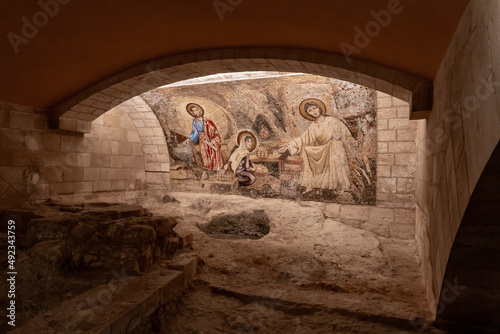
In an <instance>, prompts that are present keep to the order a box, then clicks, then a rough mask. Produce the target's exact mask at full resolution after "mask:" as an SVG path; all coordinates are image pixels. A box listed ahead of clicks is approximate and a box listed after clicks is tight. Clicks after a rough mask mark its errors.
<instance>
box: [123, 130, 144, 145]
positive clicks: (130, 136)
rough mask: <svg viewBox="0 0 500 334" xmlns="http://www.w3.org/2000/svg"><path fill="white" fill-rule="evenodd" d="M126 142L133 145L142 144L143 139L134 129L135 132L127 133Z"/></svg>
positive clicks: (129, 131)
mask: <svg viewBox="0 0 500 334" xmlns="http://www.w3.org/2000/svg"><path fill="white" fill-rule="evenodd" d="M126 141H128V142H131V143H140V142H141V138H140V137H139V134H138V133H137V131H136V130H135V129H134V130H128V131H127V139H126Z"/></svg>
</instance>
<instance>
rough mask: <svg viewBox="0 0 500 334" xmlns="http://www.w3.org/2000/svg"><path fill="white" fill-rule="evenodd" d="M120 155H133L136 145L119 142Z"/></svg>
mask: <svg viewBox="0 0 500 334" xmlns="http://www.w3.org/2000/svg"><path fill="white" fill-rule="evenodd" d="M118 154H120V155H133V154H134V145H133V143H129V142H118Z"/></svg>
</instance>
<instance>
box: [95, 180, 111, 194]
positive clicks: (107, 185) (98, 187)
mask: <svg viewBox="0 0 500 334" xmlns="http://www.w3.org/2000/svg"><path fill="white" fill-rule="evenodd" d="M92 189H93V191H94V192H99V191H111V190H112V189H113V188H112V187H111V181H93V183H92Z"/></svg>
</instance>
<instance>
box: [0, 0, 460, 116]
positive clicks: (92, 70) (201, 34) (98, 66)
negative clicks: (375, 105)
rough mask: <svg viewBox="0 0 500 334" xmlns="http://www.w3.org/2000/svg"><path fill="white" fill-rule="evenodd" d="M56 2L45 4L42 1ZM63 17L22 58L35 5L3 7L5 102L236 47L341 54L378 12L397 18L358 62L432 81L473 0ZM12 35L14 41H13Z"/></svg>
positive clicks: (72, 7) (84, 6)
mask: <svg viewBox="0 0 500 334" xmlns="http://www.w3.org/2000/svg"><path fill="white" fill-rule="evenodd" d="M53 1H54V2H55V1H56V0H42V1H41V2H53ZM59 1H61V2H64V1H66V2H68V3H67V4H64V5H60V8H59V12H58V13H57V14H56V15H54V17H51V18H50V19H49V20H48V23H47V24H46V25H45V26H41V27H40V28H39V31H38V33H37V34H36V36H34V37H33V38H30V39H28V40H27V43H26V44H20V45H19V46H18V51H19V52H18V53H15V52H14V49H13V47H12V45H11V43H10V42H9V39H8V34H9V33H15V34H18V35H20V36H22V28H23V25H24V23H23V21H22V19H23V17H26V18H27V19H28V20H29V21H31V22H32V21H33V15H35V14H37V13H38V12H39V11H40V10H41V7H40V5H39V4H38V1H15V0H3V1H1V2H0V35H2V36H4V37H3V38H2V39H1V40H0V54H1V62H0V87H1V89H0V101H6V102H12V103H17V104H22V105H27V106H34V107H41V108H48V107H51V106H54V105H56V104H58V103H60V102H62V101H63V100H65V99H67V98H69V97H71V96H73V95H74V94H76V93H78V92H80V91H82V90H83V89H85V88H88V87H89V86H91V85H93V84H95V83H97V82H99V81H101V80H104V79H106V78H107V77H109V76H111V75H114V74H117V73H119V72H121V71H123V70H125V69H127V68H130V67H132V66H134V65H138V64H140V63H143V62H146V61H148V60H152V59H155V58H160V57H165V56H169V55H174V54H178V53H183V52H190V51H198V50H208V49H218V48H237V47H280V48H301V49H312V50H317V51H325V52H333V53H338V54H340V53H341V50H340V47H339V45H340V43H341V42H346V43H349V44H354V42H353V40H354V37H355V31H354V28H355V27H356V26H357V27H360V28H362V29H364V26H365V25H366V23H367V22H369V21H372V20H373V17H372V16H371V14H370V12H371V11H372V10H375V11H379V10H383V9H387V7H388V3H394V2H400V7H401V8H402V11H401V13H399V14H396V15H392V19H391V22H390V24H389V25H388V26H387V27H385V28H382V30H381V33H380V34H379V35H377V36H375V37H373V38H372V40H371V42H370V44H369V45H368V46H367V47H366V48H363V49H362V51H361V52H360V53H359V54H358V55H356V57H357V58H360V59H363V60H367V61H370V62H374V63H378V64H381V65H384V66H388V67H390V68H394V69H397V70H400V71H403V72H407V73H410V74H414V75H417V76H421V77H424V78H427V79H432V78H434V76H435V73H436V71H437V69H438V67H439V64H440V62H441V59H442V57H443V55H444V52H445V51H446V49H447V46H448V44H449V41H450V39H451V37H452V35H453V32H454V31H455V28H456V26H457V24H458V20H459V19H460V17H461V15H462V13H463V11H464V9H465V6H466V5H467V3H468V1H469V0H453V1H450V0H432V1H431V0H413V1H412V0H400V1H398V0H309V1H305V0H303V1H298V0H297V1H293V0H274V1H269V0H243V1H241V0H217V1H218V2H219V3H226V4H229V3H233V4H237V3H239V2H240V4H239V5H237V6H235V7H234V8H233V10H232V11H226V12H225V13H224V20H223V21H221V20H220V19H219V16H218V14H217V11H216V10H215V8H214V5H213V3H214V2H215V1H213V0H203V1H201V0H146V1H137V0H115V1H112V0H108V1H102V0H86V1H75V0H72V1H71V0H64V1H63V0H59ZM11 36H12V35H11Z"/></svg>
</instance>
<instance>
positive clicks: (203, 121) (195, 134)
mask: <svg viewBox="0 0 500 334" xmlns="http://www.w3.org/2000/svg"><path fill="white" fill-rule="evenodd" d="M186 110H187V112H188V113H189V114H190V115H191V116H193V117H194V119H193V128H192V130H191V135H190V136H189V138H188V140H189V142H191V143H193V144H198V145H199V146H198V147H199V153H200V155H201V161H200V163H201V164H202V165H203V167H204V168H207V169H211V170H219V169H221V168H222V156H221V151H220V149H221V144H222V140H221V137H220V134H219V130H217V126H215V123H214V122H213V121H211V120H209V119H208V118H206V117H203V115H204V113H205V111H204V110H203V108H202V107H201V106H200V105H199V104H196V103H189V104H188V105H187V106H186Z"/></svg>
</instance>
